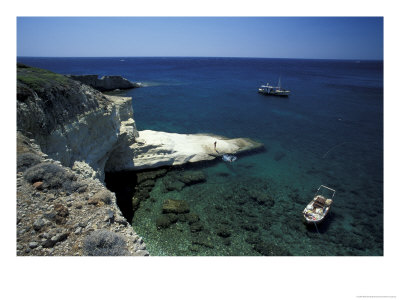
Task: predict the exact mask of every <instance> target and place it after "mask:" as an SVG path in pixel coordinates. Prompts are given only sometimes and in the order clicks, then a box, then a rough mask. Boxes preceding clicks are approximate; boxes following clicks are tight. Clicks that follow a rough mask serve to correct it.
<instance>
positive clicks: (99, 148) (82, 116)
mask: <svg viewBox="0 0 400 300" xmlns="http://www.w3.org/2000/svg"><path fill="white" fill-rule="evenodd" d="M131 100H132V99H131V98H128V97H115V96H105V95H103V94H102V93H100V92H98V91H96V90H95V89H93V88H91V87H89V86H87V85H84V84H81V83H79V82H77V81H74V80H71V79H69V78H67V77H65V76H62V75H58V74H55V73H52V72H49V71H45V70H42V69H37V68H31V67H27V66H23V65H18V69H17V129H18V130H19V131H21V132H22V133H24V134H25V135H27V136H29V137H31V138H34V139H35V140H36V141H37V143H38V144H39V146H40V147H41V149H42V150H43V152H45V153H46V154H47V155H48V156H49V157H51V158H53V159H55V160H58V161H60V162H61V163H62V164H63V165H65V166H67V167H71V168H73V169H75V170H76V171H77V172H78V173H82V174H84V175H85V176H86V177H93V178H99V179H100V180H103V179H104V167H105V165H106V163H107V161H108V160H109V159H110V157H112V156H113V155H119V156H121V155H122V156H125V155H126V156H129V155H130V154H129V153H130V152H131V150H130V149H129V145H131V144H133V143H134V141H135V137H137V136H138V133H137V130H136V126H135V123H134V121H133V119H132V117H133V110H132V104H131ZM108 166H109V167H110V168H112V167H113V166H112V164H110V163H108Z"/></svg>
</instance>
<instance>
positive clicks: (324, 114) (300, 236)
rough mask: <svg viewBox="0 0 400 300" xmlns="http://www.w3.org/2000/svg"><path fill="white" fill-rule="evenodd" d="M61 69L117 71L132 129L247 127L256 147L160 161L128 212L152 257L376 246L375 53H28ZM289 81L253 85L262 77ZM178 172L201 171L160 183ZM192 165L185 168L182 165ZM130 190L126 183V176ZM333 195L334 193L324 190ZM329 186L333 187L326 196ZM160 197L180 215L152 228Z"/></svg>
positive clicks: (368, 252) (371, 252)
mask: <svg viewBox="0 0 400 300" xmlns="http://www.w3.org/2000/svg"><path fill="white" fill-rule="evenodd" d="M18 62H21V63H25V64H28V65H31V66H35V67H39V68H44V69H48V70H51V71H53V72H57V73H60V74H98V75H99V76H103V75H121V76H123V77H125V78H127V79H129V80H131V81H135V82H141V83H142V84H143V87H141V88H136V89H132V90H127V91H121V92H119V94H121V95H123V96H130V97H132V98H133V101H132V105H133V110H134V119H135V121H136V126H137V129H138V130H145V129H151V130H157V131H165V132H176V133H195V134H196V133H212V134H216V135H221V136H225V137H228V138H237V137H246V138H251V139H253V140H255V141H258V142H261V143H263V144H264V149H262V150H260V151H256V152H252V153H245V154H239V155H237V160H236V161H234V162H232V163H229V162H225V161H223V160H222V159H220V158H218V159H215V160H213V161H209V162H204V163H197V164H192V165H185V166H180V167H176V168H168V170H167V173H165V174H163V175H162V176H159V177H157V178H155V179H154V182H153V187H152V189H151V190H150V191H149V195H148V197H147V198H148V200H145V201H142V202H141V203H140V205H139V207H138V208H137V210H136V211H135V213H134V215H133V217H132V226H133V227H134V229H135V231H136V232H137V233H138V234H139V235H140V236H142V237H143V240H144V241H145V243H146V245H147V249H148V251H149V252H150V254H151V255H166V256H194V255H196V256H197V255H201V256H204V255H206V256H259V255H262V256H268V255H277V256H288V255H293V256H382V255H384V251H383V249H384V243H383V218H384V215H383V61H365V60H309V59H268V58H217V57H113V58H86V57H85V58H33V57H19V58H18ZM279 79H280V80H281V86H282V87H283V88H285V89H288V90H290V91H291V95H290V96H289V97H287V98H281V97H274V96H266V95H262V94H259V93H258V92H257V91H258V88H259V87H260V86H261V85H262V84H266V83H270V84H272V85H276V84H277V83H278V80H279ZM187 172H197V174H198V172H201V174H203V175H204V177H205V181H202V182H199V183H195V184H192V185H185V186H184V187H181V188H178V189H167V188H166V182H170V181H171V180H174V178H175V179H176V178H179V176H182V175H183V176H184V175H185V174H186V173H187ZM189 174H190V173H189ZM126 184H127V185H128V186H129V188H131V189H132V188H134V185H135V184H136V183H135V182H133V181H132V182H130V181H129V180H127V183H126ZM321 185H324V186H327V187H330V188H332V189H333V190H335V194H334V197H333V204H332V205H331V212H330V214H329V215H328V217H327V218H326V219H325V220H324V221H323V222H322V223H320V224H318V225H317V226H315V225H314V224H312V225H307V224H305V223H304V218H303V215H302V211H303V209H304V208H305V207H306V206H307V204H308V203H309V202H310V201H311V200H312V198H313V197H314V195H315V193H316V191H317V189H318V188H319V187H320V186H321ZM331 196H332V195H331ZM331 196H330V197H331ZM167 199H174V200H184V201H186V203H187V204H188V206H189V208H190V213H191V214H192V217H193V216H194V215H195V220H197V221H196V222H195V223H194V224H195V225H197V226H193V221H192V224H189V222H188V221H185V220H184V218H181V216H179V218H178V220H175V221H174V222H172V223H171V224H170V226H169V227H166V228H160V227H157V226H156V224H157V218H159V217H160V215H161V208H162V205H163V203H164V201H166V200H167Z"/></svg>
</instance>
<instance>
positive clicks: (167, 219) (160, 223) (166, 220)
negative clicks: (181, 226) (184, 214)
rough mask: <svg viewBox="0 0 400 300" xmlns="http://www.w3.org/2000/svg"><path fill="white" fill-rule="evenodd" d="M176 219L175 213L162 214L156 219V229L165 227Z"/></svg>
mask: <svg viewBox="0 0 400 300" xmlns="http://www.w3.org/2000/svg"><path fill="white" fill-rule="evenodd" d="M177 221H178V216H177V215H176V214H162V215H160V216H158V217H157V219H156V226H157V229H165V228H168V227H169V226H171V225H172V224H174V223H176V222H177Z"/></svg>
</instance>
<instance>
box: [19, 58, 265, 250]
mask: <svg viewBox="0 0 400 300" xmlns="http://www.w3.org/2000/svg"><path fill="white" fill-rule="evenodd" d="M17 130H18V134H17V254H18V255H149V253H148V252H147V250H146V245H145V243H144V242H143V240H142V239H141V238H140V237H139V236H138V235H137V234H136V233H135V232H134V230H133V228H132V227H131V226H129V224H128V222H127V221H126V219H125V218H124V217H123V216H122V214H121V211H120V209H119V207H118V206H117V202H116V197H115V195H114V194H113V193H111V192H110V191H108V190H107V189H106V188H105V186H104V184H103V182H104V177H105V172H107V171H109V172H111V173H112V172H113V171H124V170H139V169H148V168H156V167H159V166H171V165H179V164H184V163H188V162H196V161H201V160H210V159H214V158H215V157H218V156H221V155H223V154H224V153H239V152H243V151H248V150H252V149H256V148H260V147H262V145H261V144H259V143H256V142H254V141H252V140H249V139H226V138H224V137H218V136H214V135H190V134H189V135H186V134H175V133H166V132H156V131H150V130H145V131H141V132H138V131H137V130H136V126H135V121H134V120H133V109H132V99H131V98H130V97H116V96H107V95H104V94H102V93H101V92H99V91H97V90H95V89H94V88H92V87H90V86H88V85H85V84H82V83H81V82H79V81H76V80H72V79H70V78H68V77H66V76H62V75H59V74H55V73H52V72H49V71H46V70H42V69H38V68H32V67H29V66H25V65H22V64H18V65H17ZM215 142H217V147H216V148H214V143H215ZM154 176H156V175H154ZM128 200H131V201H132V202H133V201H134V199H128Z"/></svg>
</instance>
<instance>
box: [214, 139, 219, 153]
mask: <svg viewBox="0 0 400 300" xmlns="http://www.w3.org/2000/svg"><path fill="white" fill-rule="evenodd" d="M214 150H215V152H218V151H217V141H215V142H214Z"/></svg>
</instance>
